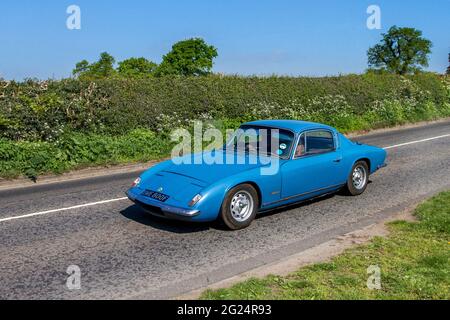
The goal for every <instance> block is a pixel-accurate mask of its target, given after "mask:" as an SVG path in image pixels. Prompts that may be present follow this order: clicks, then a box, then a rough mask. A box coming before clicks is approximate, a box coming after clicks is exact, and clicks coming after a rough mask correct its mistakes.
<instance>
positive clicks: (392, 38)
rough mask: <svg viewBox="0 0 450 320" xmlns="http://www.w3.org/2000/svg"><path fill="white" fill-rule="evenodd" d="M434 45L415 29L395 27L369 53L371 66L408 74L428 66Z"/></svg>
mask: <svg viewBox="0 0 450 320" xmlns="http://www.w3.org/2000/svg"><path fill="white" fill-rule="evenodd" d="M431 47H432V43H431V41H430V40H428V39H425V38H423V37H422V32H421V31H419V30H416V29H414V28H398V27H397V26H393V27H391V28H390V29H389V31H388V32H387V33H385V34H383V39H382V40H381V42H380V43H379V44H377V45H375V46H374V47H372V48H370V49H369V50H368V52H367V55H368V60H369V66H370V67H374V68H378V69H381V70H386V71H388V72H392V73H397V74H402V75H404V74H408V73H413V72H416V71H418V70H420V68H421V67H427V66H428V55H429V54H430V53H431Z"/></svg>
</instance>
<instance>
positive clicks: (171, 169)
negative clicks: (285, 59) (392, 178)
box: [127, 120, 386, 230]
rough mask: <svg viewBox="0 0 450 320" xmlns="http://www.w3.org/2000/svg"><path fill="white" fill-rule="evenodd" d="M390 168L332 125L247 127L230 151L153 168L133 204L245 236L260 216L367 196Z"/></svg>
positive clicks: (133, 193)
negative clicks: (217, 223)
mask: <svg viewBox="0 0 450 320" xmlns="http://www.w3.org/2000/svg"><path fill="white" fill-rule="evenodd" d="M264 141H265V142H264ZM385 161H386V151H384V150H383V149H381V148H378V147H374V146H369V145H363V144H359V143H355V142H352V141H350V140H349V139H347V138H346V137H345V136H343V135H342V134H340V133H339V132H338V131H337V130H336V129H334V128H332V127H329V126H327V125H323V124H318V123H313V122H305V121H293V120H261V121H254V122H249V123H245V124H243V125H242V126H241V127H240V128H239V130H237V131H236V132H235V133H234V135H232V137H231V138H230V139H229V141H228V142H227V143H226V144H225V145H224V147H223V148H218V149H214V150H210V151H205V152H201V153H196V154H189V155H184V156H180V157H179V158H177V159H171V160H167V161H164V162H162V163H159V164H158V165H156V166H154V167H151V168H150V169H148V170H147V171H146V172H144V173H143V174H142V175H141V176H140V177H139V178H137V179H136V180H135V181H134V183H133V185H132V187H131V188H130V189H129V190H128V191H127V196H128V198H129V199H130V200H131V201H133V202H134V203H136V204H137V205H139V206H140V207H142V208H143V209H144V210H145V211H147V212H149V213H151V214H153V215H157V216H160V217H165V218H175V219H183V220H189V221H213V220H216V219H221V220H222V221H223V222H224V223H225V225H226V226H227V227H228V228H230V229H233V230H237V229H242V228H245V227H247V226H249V225H250V224H251V223H252V221H253V220H254V218H255V216H256V215H257V214H258V213H259V212H263V211H267V210H271V209H274V208H278V207H281V206H286V205H289V204H292V203H295V202H299V201H303V200H306V199H310V198H314V197H318V196H322V195H325V194H329V193H333V192H336V191H338V190H341V189H345V191H346V192H347V193H348V194H350V195H354V196H356V195H360V194H362V193H363V192H364V191H365V189H366V187H367V184H368V181H369V176H370V175H371V174H373V173H374V172H375V171H377V170H378V169H380V168H382V167H384V166H386V163H385Z"/></svg>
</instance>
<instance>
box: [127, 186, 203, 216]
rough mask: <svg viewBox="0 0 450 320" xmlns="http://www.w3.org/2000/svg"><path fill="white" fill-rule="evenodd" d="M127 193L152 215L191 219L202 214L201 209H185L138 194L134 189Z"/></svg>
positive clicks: (129, 197)
mask: <svg viewBox="0 0 450 320" xmlns="http://www.w3.org/2000/svg"><path fill="white" fill-rule="evenodd" d="M126 194H127V196H128V199H130V200H131V201H133V202H134V203H135V204H137V205H138V206H140V207H141V208H142V209H144V210H145V211H146V212H148V213H150V214H152V215H155V216H160V217H164V218H174V219H180V218H187V219H189V218H193V217H196V216H198V215H199V214H200V210H195V209H185V208H181V207H176V206H172V205H168V204H165V203H162V202H159V201H157V200H153V199H150V198H147V197H145V196H142V195H140V194H136V193H134V192H132V189H130V190H128V191H127V192H126Z"/></svg>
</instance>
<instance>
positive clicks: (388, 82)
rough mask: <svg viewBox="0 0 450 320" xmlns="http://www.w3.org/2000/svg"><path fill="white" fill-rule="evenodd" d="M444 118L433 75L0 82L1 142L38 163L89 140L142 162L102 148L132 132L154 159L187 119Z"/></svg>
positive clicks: (358, 125) (386, 121)
mask: <svg viewBox="0 0 450 320" xmlns="http://www.w3.org/2000/svg"><path fill="white" fill-rule="evenodd" d="M448 116H450V82H449V78H448V77H439V76H437V75H435V74H432V73H421V74H417V75H411V76H405V77H403V76H396V75H391V74H383V75H377V74H373V73H368V74H364V75H349V76H340V77H328V78H289V77H267V78H257V77H234V76H228V77H223V76H215V75H209V76H206V77H169V76H165V77H160V78H155V77H144V78H139V77H129V78H128V77H113V78H105V79H97V80H95V81H90V80H86V79H65V80H61V81H31V80H29V81H26V82H21V83H18V82H5V81H0V139H1V138H2V139H3V143H7V145H8V146H10V145H15V144H17V148H22V146H23V145H26V146H27V147H29V146H30V145H31V144H32V143H34V144H33V146H34V147H35V148H36V149H33V150H35V151H33V153H36V154H40V152H38V151H39V150H41V149H42V150H44V151H43V152H44V154H51V153H55V152H56V150H70V148H84V146H85V144H88V145H89V146H90V147H89V148H90V149H89V150H91V149H92V148H93V147H92V145H91V144H90V143H91V140H92V141H96V139H100V140H101V139H103V137H104V139H106V140H105V141H106V142H105V143H108V144H107V147H106V146H105V148H109V149H108V150H110V151H107V152H105V153H104V154H106V155H108V156H107V159H109V158H110V159H117V161H118V162H121V161H128V160H127V159H131V160H133V159H137V158H139V157H140V156H141V155H142V154H144V155H145V154H146V153H145V152H144V151H141V149H140V148H135V149H130V148H131V146H128V147H124V144H121V145H120V148H124V149H127V148H128V150H129V151H130V153H129V154H128V156H127V157H122V158H114V157H110V152H112V149H111V148H115V147H117V146H118V144H116V143H115V142H114V143H113V141H115V139H121V137H129V135H130V134H131V132H135V131H133V130H136V129H139V128H141V129H142V130H144V131H146V132H151V133H152V134H153V135H154V136H155V138H154V139H148V141H147V142H146V143H147V145H146V148H154V149H155V150H163V149H164V148H165V147H164V148H162V149H161V148H160V145H163V146H165V145H169V144H170V143H169V133H170V132H171V131H172V130H173V129H175V128H178V127H184V128H188V129H190V128H191V127H192V124H193V122H194V121H196V120H200V121H204V122H207V123H209V124H212V125H214V126H216V127H219V128H220V129H222V130H225V129H232V128H236V127H237V126H239V125H240V124H241V123H243V122H245V121H250V120H256V119H263V118H269V119H270V118H272V119H275V118H276V119H297V120H310V121H317V122H324V123H327V124H330V125H332V126H334V127H337V128H338V129H339V130H341V131H342V132H349V131H355V130H366V129H372V128H379V127H385V126H392V125H397V124H401V123H407V122H416V121H421V120H432V119H438V118H441V117H448ZM80 137H81V138H80ZM109 142H111V144H109ZM99 143H100V142H99ZM100 145H103V144H100ZM77 146H80V147H77ZM48 148H51V150H50V149H48ZM76 150H79V149H76ZM133 150H134V151H133ZM133 152H134V153H133ZM158 152H159V151H158ZM88 153H89V154H90V155H91V156H90V157H85V158H83V159H84V160H83V161H80V159H79V157H80V155H81V154H82V152H81V151H80V152H75V153H74V154H75V155H74V156H72V155H71V154H69V155H68V156H67V157H63V156H58V157H56V158H50V159H47V158H45V157H44V156H43V155H42V154H41V155H40V156H38V155H36V158H35V159H34V160H33V161H31V160H30V161H25V162H26V163H27V166H25V165H21V164H20V163H22V162H21V161H18V162H17V165H14V161H9V162H8V167H5V165H6V164H4V163H2V164H1V165H0V175H3V176H5V175H12V173H13V172H15V174H16V175H19V174H24V173H27V174H28V175H30V176H33V175H36V174H40V173H43V172H47V171H54V172H61V171H64V170H67V168H72V167H73V166H76V165H78V164H80V163H84V164H86V165H87V164H88V163H91V164H96V163H97V161H100V163H101V161H106V159H105V158H103V157H102V154H103V153H98V155H97V153H95V152H93V151H92V150H91V151H89V152H88ZM161 153H163V152H162V151H161ZM55 154H58V153H57V152H56V153H55ZM62 155H67V152H65V151H64V153H62ZM147 155H148V153H147ZM166 155H168V153H167V154H166ZM74 157H75V158H74ZM97 157H98V158H97ZM144 158H145V157H144ZM73 159H75V160H73ZM120 159H122V160H120ZM64 162H68V163H69V165H68V167H66V165H67V164H66V163H64ZM45 163H47V164H45ZM31 164H33V165H31ZM32 170H34V171H32Z"/></svg>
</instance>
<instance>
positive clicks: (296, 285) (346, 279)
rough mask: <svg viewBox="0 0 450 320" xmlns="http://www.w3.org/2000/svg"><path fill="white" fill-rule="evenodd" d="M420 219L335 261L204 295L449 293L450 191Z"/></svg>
mask: <svg viewBox="0 0 450 320" xmlns="http://www.w3.org/2000/svg"><path fill="white" fill-rule="evenodd" d="M415 215H416V216H417V217H418V218H419V222H406V221H397V222H394V223H391V224H390V225H389V227H390V229H391V234H390V236H389V237H388V238H381V237H376V238H374V239H373V240H372V241H371V242H370V243H368V244H367V245H360V246H357V247H354V248H351V249H348V250H346V251H345V252H344V253H343V254H341V255H338V256H336V257H334V258H333V259H332V260H331V261H330V262H326V263H318V264H313V265H310V266H306V267H303V268H301V269H299V270H298V271H296V272H294V273H292V274H290V275H288V276H275V275H271V276H268V277H265V278H262V279H256V278H253V279H250V280H247V281H245V282H241V283H237V284H235V285H234V286H232V287H230V288H224V289H219V290H208V291H206V292H204V293H203V294H202V296H201V299H212V300H222V299H233V300H242V299H267V300H273V299H275V300H277V299H295V300H300V299H301V300H310V299H333V300H336V299H344V300H348V299H383V300H386V299H413V300H424V299H427V300H428V299H433V300H435V299H441V300H448V299H449V298H450V251H449V243H448V239H449V236H450V192H443V193H441V194H439V195H437V196H436V197H433V198H432V199H430V200H428V201H426V202H425V203H423V204H421V205H420V206H418V207H417V209H416V210H415ZM370 265H377V266H379V267H380V269H381V289H380V290H370V289H368V288H367V280H368V276H369V275H368V274H367V268H368V267H369V266H370Z"/></svg>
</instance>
